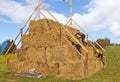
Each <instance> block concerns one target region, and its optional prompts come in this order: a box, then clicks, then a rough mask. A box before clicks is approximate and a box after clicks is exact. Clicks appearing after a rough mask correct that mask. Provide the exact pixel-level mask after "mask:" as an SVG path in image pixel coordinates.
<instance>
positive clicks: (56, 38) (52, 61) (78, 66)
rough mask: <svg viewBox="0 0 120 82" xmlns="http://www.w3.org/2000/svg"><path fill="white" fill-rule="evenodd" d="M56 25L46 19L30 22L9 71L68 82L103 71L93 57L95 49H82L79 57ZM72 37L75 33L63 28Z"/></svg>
mask: <svg viewBox="0 0 120 82" xmlns="http://www.w3.org/2000/svg"><path fill="white" fill-rule="evenodd" d="M61 26H64V25H62V24H60V23H58V22H54V21H52V20H48V19H40V20H33V21H31V22H30V25H29V34H27V35H23V36H22V47H21V48H20V49H18V50H17V59H16V60H15V61H12V62H10V64H9V69H10V70H12V71H14V72H17V73H28V71H29V70H30V69H31V68H36V69H37V70H39V71H41V72H42V74H43V76H46V75H52V76H56V77H63V78H67V79H81V78H85V77H88V76H90V75H92V74H93V73H95V72H96V71H98V70H100V69H101V68H102V64H101V61H100V60H99V59H96V58H95V57H94V49H93V48H92V47H91V46H85V47H86V49H87V50H88V54H87V52H86V51H85V50H83V49H82V48H81V54H82V55H83V57H81V56H80V54H79V52H78V50H77V49H76V47H75V45H73V44H72V42H71V40H70V38H69V34H68V33H67V32H66V31H65V30H64V29H63V28H62V27H61ZM64 27H65V28H67V30H68V31H69V32H70V33H71V34H72V35H75V34H76V33H77V32H78V30H76V29H74V28H71V27H68V26H64Z"/></svg>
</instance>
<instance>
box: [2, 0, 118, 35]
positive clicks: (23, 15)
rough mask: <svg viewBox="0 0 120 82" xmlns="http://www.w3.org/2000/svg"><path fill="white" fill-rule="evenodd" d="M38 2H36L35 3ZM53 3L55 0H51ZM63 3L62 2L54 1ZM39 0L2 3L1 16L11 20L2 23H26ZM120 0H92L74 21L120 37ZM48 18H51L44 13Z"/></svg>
mask: <svg viewBox="0 0 120 82" xmlns="http://www.w3.org/2000/svg"><path fill="white" fill-rule="evenodd" d="M35 1H36V2H35ZM51 1H53V0H51ZM54 1H61V0H54ZM42 2H43V3H44V4H45V6H47V8H49V9H50V7H52V6H51V5H50V4H47V3H46V2H45V0H42ZM36 4H37V0H25V5H22V4H20V3H19V2H16V1H13V0H1V1H0V15H4V16H7V17H8V18H9V19H10V20H8V19H5V18H2V17H1V16H0V21H2V22H7V23H24V22H25V20H26V19H27V18H28V17H29V15H30V14H31V12H32V11H33V9H34V8H35V5H36ZM119 4H120V0H91V1H90V3H89V4H88V5H86V6H85V7H84V8H85V9H86V11H87V13H84V14H79V13H75V14H74V15H73V19H74V20H75V21H76V22H78V23H79V24H81V25H82V26H83V27H84V28H86V29H87V30H92V31H93V30H94V31H98V30H101V29H108V30H109V31H110V32H111V35H112V36H113V37H120V25H119V24H120V16H119V15H120V5H119ZM44 13H45V14H46V16H47V17H48V18H51V17H50V16H49V15H48V14H47V13H46V12H44ZM51 13H52V14H53V15H54V16H55V17H56V18H57V19H58V20H59V21H60V22H61V23H63V24H65V23H66V21H67V20H68V18H67V17H65V16H64V15H63V14H60V13H56V12H55V11H51Z"/></svg>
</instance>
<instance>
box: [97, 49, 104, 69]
mask: <svg viewBox="0 0 120 82" xmlns="http://www.w3.org/2000/svg"><path fill="white" fill-rule="evenodd" d="M96 53H97V55H96V57H97V58H99V59H100V60H101V62H102V64H103V67H104V66H105V61H104V57H103V55H104V54H103V53H102V52H101V51H99V50H98V49H97V50H96Z"/></svg>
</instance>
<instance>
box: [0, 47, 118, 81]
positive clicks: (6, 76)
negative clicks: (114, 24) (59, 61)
mask: <svg viewBox="0 0 120 82" xmlns="http://www.w3.org/2000/svg"><path fill="white" fill-rule="evenodd" d="M106 50H107V55H106V57H107V60H106V61H107V63H106V65H107V66H106V68H105V69H103V70H101V71H99V72H98V73H96V74H94V75H92V76H91V77H88V78H85V79H82V80H68V79H63V78H55V77H51V76H46V77H43V78H41V79H35V78H34V79H33V78H25V77H16V76H14V73H9V72H2V71H1V73H0V82H120V78H119V77H120V70H119V68H120V46H108V47H106ZM15 58H16V56H15V55H13V56H12V59H15ZM3 61H4V57H3V56H0V67H1V69H2V70H3V69H4V68H5V64H4V62H3ZM2 66H3V67H2Z"/></svg>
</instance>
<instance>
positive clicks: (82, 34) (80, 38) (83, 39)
mask: <svg viewBox="0 0 120 82" xmlns="http://www.w3.org/2000/svg"><path fill="white" fill-rule="evenodd" d="M75 36H76V38H77V39H78V40H79V41H82V43H83V45H87V43H86V42H85V34H84V33H80V32H78V33H76V34H75Z"/></svg>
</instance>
